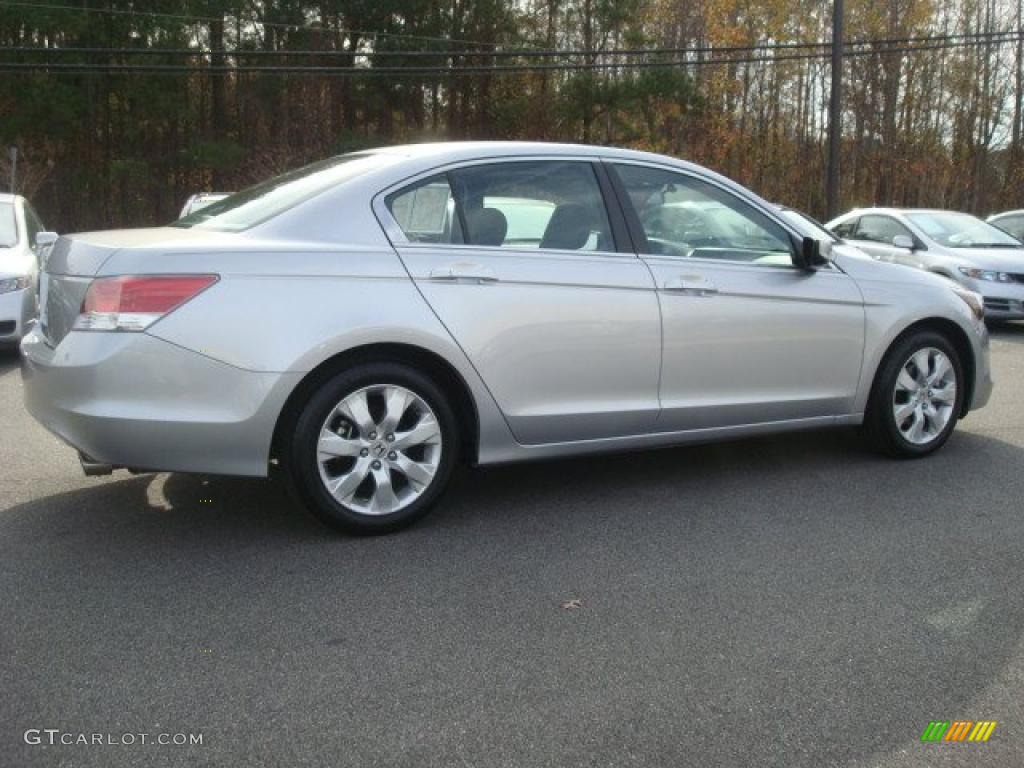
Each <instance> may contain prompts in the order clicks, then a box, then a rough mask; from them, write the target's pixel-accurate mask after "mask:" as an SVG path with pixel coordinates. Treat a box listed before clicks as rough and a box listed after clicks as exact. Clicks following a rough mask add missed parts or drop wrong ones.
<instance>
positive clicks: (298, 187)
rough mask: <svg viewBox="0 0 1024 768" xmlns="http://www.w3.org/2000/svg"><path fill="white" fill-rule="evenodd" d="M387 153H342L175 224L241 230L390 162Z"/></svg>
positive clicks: (186, 226) (216, 203) (262, 183)
mask: <svg viewBox="0 0 1024 768" xmlns="http://www.w3.org/2000/svg"><path fill="white" fill-rule="evenodd" d="M389 158H390V156H388V155H384V154H377V153H371V154H362V153H356V154H351V155H341V156H339V157H332V158H329V159H327V160H321V161H320V162H317V163H313V164H311V165H307V166H304V167H302V168H298V169H296V170H294V171H289V172H288V173H283V174H281V175H280V176H275V177H274V178H272V179H268V180H267V181H264V182H260V183H259V184H256V185H255V186H252V187H249V188H248V189H243V190H242V191H241V192H236V193H234V194H233V195H229V196H228V197H225V198H224V199H223V200H218V201H217V202H215V203H211V204H210V205H208V206H206V207H205V208H202V209H200V210H198V211H195V212H194V213H190V214H189V215H188V216H185V217H184V218H181V219H178V220H177V221H175V222H173V223H172V224H171V226H172V227H183V228H186V229H187V228H189V227H198V228H201V229H214V230H219V231H223V232H241V231H242V230H245V229H248V228H249V227H254V226H256V225H257V224H261V223H263V222H264V221H267V220H268V219H271V218H273V217H274V216H277V215H278V214H280V213H283V212H284V211H286V210H288V209H289V208H294V207H295V206H296V205H298V204H299V203H302V202H305V201H306V200H309V199H310V198H312V197H314V196H316V195H318V194H320V193H321V192H325V191H326V190H328V189H330V188H332V187H334V186H337V185H338V184H340V183H342V182H344V181H346V180H348V179H351V178H353V177H355V176H359V175H360V174H363V173H366V172H367V171H369V170H372V169H373V168H378V167H380V166H382V165H384V164H385V163H387V162H390V161H391V160H390V159H389Z"/></svg>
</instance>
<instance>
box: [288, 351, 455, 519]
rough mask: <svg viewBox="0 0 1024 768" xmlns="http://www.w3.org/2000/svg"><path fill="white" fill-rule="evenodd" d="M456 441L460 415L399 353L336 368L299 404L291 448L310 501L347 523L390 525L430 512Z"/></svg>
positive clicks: (322, 513)
mask: <svg viewBox="0 0 1024 768" xmlns="http://www.w3.org/2000/svg"><path fill="white" fill-rule="evenodd" d="M458 448H459V440H458V430H457V428H456V419H455V415H454V413H453V411H452V408H451V406H450V405H449V404H448V401H447V400H446V399H445V397H444V395H443V393H442V392H441V391H440V390H439V389H438V387H437V385H435V384H434V382H433V381H432V380H431V379H429V378H427V377H426V376H424V375H422V374H421V373H419V372H418V371H416V370H415V369H413V368H409V367H408V366H405V365H401V364H397V363H368V364H365V365H359V366H356V367H354V368H352V369H349V370H347V371H344V372H342V373H339V374H337V375H336V376H334V377H333V378H331V379H329V380H328V381H327V382H326V383H324V384H323V385H322V386H321V387H320V388H319V389H318V390H317V391H315V392H314V393H313V394H312V395H311V396H310V398H309V400H308V401H307V402H306V404H305V406H303V408H302V410H301V411H300V412H299V415H298V418H297V420H296V422H295V428H294V430H293V431H292V434H291V439H290V442H289V444H288V446H287V448H286V450H285V466H286V470H287V472H288V476H289V478H290V480H291V482H292V484H293V486H294V488H295V490H296V492H297V493H298V495H299V497H300V499H301V500H302V501H303V503H304V504H305V505H306V507H307V508H308V509H309V510H310V511H311V512H313V514H315V515H316V516H317V517H318V518H320V519H321V520H322V521H323V522H325V523H327V524H328V525H330V526H332V527H334V528H339V529H342V530H345V531H347V532H350V533H358V534H370V533H385V532H388V531H393V530H397V529H398V528H402V527H404V526H406V525H409V524H411V523H413V522H414V521H416V520H417V519H419V518H420V517H422V516H423V515H424V514H426V513H427V512H428V511H429V510H430V507H431V506H432V505H433V504H434V502H435V501H436V500H437V498H438V497H439V496H440V495H441V492H442V491H443V490H444V487H445V486H446V485H447V483H448V480H449V478H450V476H451V473H452V470H453V468H454V466H455V462H456V459H457V454H458Z"/></svg>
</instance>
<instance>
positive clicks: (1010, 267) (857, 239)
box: [826, 208, 1024, 320]
mask: <svg viewBox="0 0 1024 768" xmlns="http://www.w3.org/2000/svg"><path fill="white" fill-rule="evenodd" d="M826 226H827V227H828V228H829V229H830V230H832V231H833V232H834V233H835V234H837V235H838V236H839V237H841V238H843V239H844V240H846V241H848V242H849V243H850V244H851V245H855V246H857V247H858V248H860V249H861V250H862V251H864V252H866V253H867V254H869V255H870V256H872V257H873V258H875V259H878V260H880V261H887V262H891V263H893V264H902V265H904V266H908V267H915V268H917V269H924V270H927V271H929V272H934V273H936V274H939V275H943V276H944V277H948V278H950V279H951V280H955V281H956V282H957V283H959V284H960V285H962V286H964V287H965V288H968V289H970V290H972V291H976V292H977V293H979V294H981V295H982V296H983V297H984V299H985V315H986V317H987V318H988V319H990V320H1021V319H1024V243H1021V242H1020V241H1019V240H1017V239H1016V238H1015V237H1012V236H1011V235H1008V234H1007V233H1006V232H1004V231H1002V230H1000V229H997V228H996V227H994V226H992V225H991V224H987V223H986V222H984V221H982V220H981V219H979V218H977V217H976V216H971V215H970V214H968V213H959V212H957V211H937V210H926V209H917V208H863V209H858V210H854V211H850V212H849V213H846V214H843V215H842V216H840V217H839V218H837V219H834V220H833V221H830V222H829V223H828V224H827V225H826Z"/></svg>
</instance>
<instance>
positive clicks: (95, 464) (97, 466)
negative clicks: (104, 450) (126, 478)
mask: <svg viewBox="0 0 1024 768" xmlns="http://www.w3.org/2000/svg"><path fill="white" fill-rule="evenodd" d="M78 461H79V463H81V465H82V471H83V472H84V473H85V474H86V476H87V477H96V476H98V475H109V474H111V473H112V472H113V471H114V470H115V469H116V467H115V466H114V465H113V464H107V463H105V462H102V461H96V459H94V458H92V457H91V456H86V455H85V454H84V453H81V452H79V454H78Z"/></svg>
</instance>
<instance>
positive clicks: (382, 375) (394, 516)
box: [282, 362, 459, 535]
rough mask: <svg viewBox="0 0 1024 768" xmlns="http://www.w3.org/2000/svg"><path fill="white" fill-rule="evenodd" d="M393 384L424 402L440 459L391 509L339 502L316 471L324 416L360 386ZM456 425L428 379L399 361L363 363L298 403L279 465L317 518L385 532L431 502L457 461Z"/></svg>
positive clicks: (358, 530)
mask: <svg viewBox="0 0 1024 768" xmlns="http://www.w3.org/2000/svg"><path fill="white" fill-rule="evenodd" d="M381 385H397V386H400V387H403V388H405V389H407V390H409V391H410V392H412V393H413V394H415V395H416V396H418V397H419V398H421V399H422V400H423V401H425V402H426V404H427V405H428V406H429V407H430V409H431V410H432V411H433V414H434V416H435V418H436V420H437V423H438V426H439V427H440V433H441V451H440V460H439V462H438V464H437V469H436V471H435V473H434V476H433V479H432V480H431V481H430V483H429V485H427V486H426V487H425V488H424V489H423V490H422V492H420V495H419V496H418V497H417V498H415V499H414V500H412V501H411V502H410V503H409V504H408V505H407V506H404V507H401V508H400V509H398V510H397V511H395V512H390V513H384V514H380V513H378V514H370V513H364V512H359V511H357V510H354V509H351V508H350V507H348V506H346V505H345V504H342V503H341V502H340V501H338V500H337V499H336V498H335V497H334V496H332V495H331V493H330V491H328V489H327V487H326V486H325V484H324V481H323V479H322V478H321V475H320V465H319V463H318V458H317V443H318V440H319V437H320V431H321V428H322V427H323V425H324V422H325V420H326V419H327V418H328V416H329V415H330V414H331V412H332V411H333V410H334V408H335V406H337V405H338V403H340V402H341V401H342V400H343V399H345V398H346V397H347V396H349V395H350V394H352V393H354V392H358V391H359V390H361V389H363V388H365V387H374V386H381ZM458 453H459V429H458V422H457V419H456V416H455V413H454V411H453V410H452V407H451V405H450V403H449V402H448V400H447V398H446V397H445V396H444V394H443V393H442V392H441V390H440V389H439V388H438V386H437V385H436V384H435V383H434V381H433V380H432V379H430V378H429V377H427V376H425V375H423V374H422V373H420V372H419V371H417V370H416V369H414V368H411V367H409V366H407V365H403V364H400V363H392V362H376V363H364V364H360V365H356V366H353V367H352V368H349V369H347V370H344V371H341V372H339V373H337V374H335V375H334V376H332V377H331V378H329V379H327V380H326V381H325V382H324V383H323V384H321V385H320V386H319V387H318V388H317V389H316V390H315V391H314V392H313V393H312V394H311V395H310V396H309V397H308V399H307V400H306V402H305V403H304V404H303V405H302V406H301V407H300V409H299V411H298V414H297V417H296V418H295V420H294V422H293V427H292V428H291V429H289V430H288V433H287V434H286V435H285V436H284V446H283V450H282V464H283V468H284V470H285V474H286V476H287V477H288V480H289V483H290V485H291V487H292V490H293V492H294V493H295V495H296V496H297V497H298V499H299V500H300V501H301V502H302V504H303V505H304V506H305V507H306V508H307V509H308V510H309V511H310V512H311V513H313V515H315V516H316V517H317V518H318V519H319V520H320V521H321V522H323V523H325V524H326V525H328V526H330V527H331V528H335V529H337V530H341V531H344V532H346V533H351V534H356V535H373V534H382V533H390V532H391V531H396V530H398V529H400V528H405V527H406V526H409V525H411V524H412V523H414V522H416V521H417V520H419V519H420V518H421V517H423V516H424V515H425V514H427V512H429V511H430V509H431V507H432V506H433V505H434V503H435V502H437V500H438V498H439V497H440V496H441V494H442V493H443V491H444V490H445V487H446V486H447V485H448V481H449V480H450V478H451V475H452V471H453V470H454V468H455V466H456V463H457V461H458Z"/></svg>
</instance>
